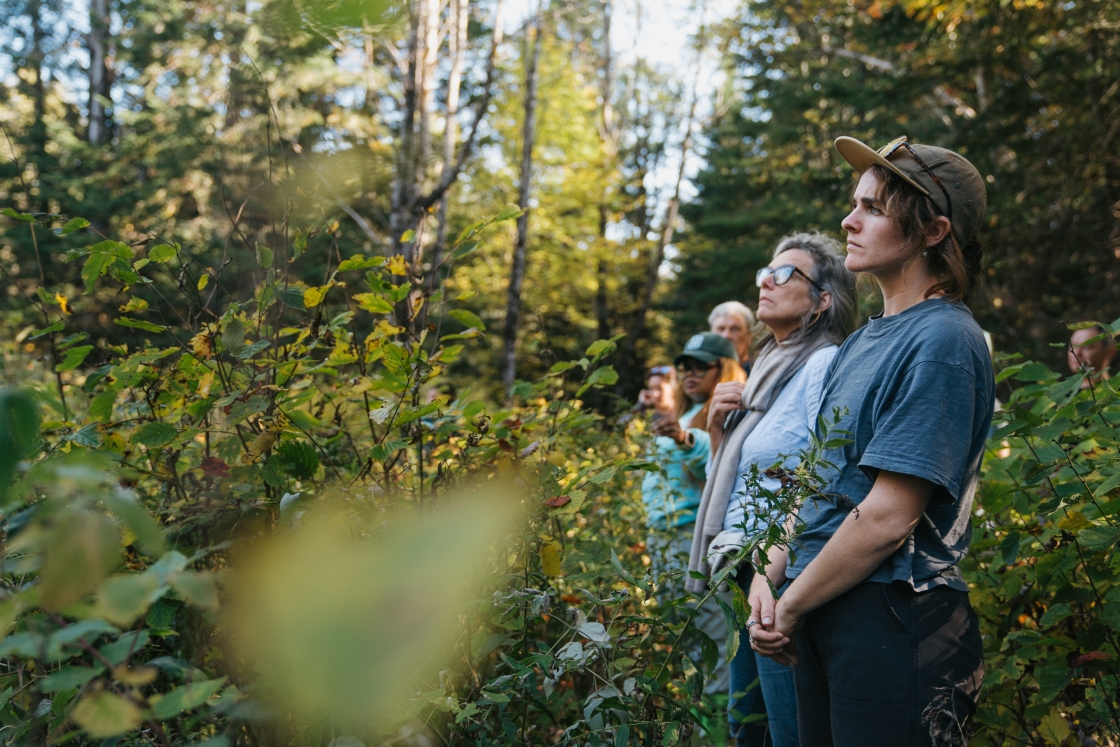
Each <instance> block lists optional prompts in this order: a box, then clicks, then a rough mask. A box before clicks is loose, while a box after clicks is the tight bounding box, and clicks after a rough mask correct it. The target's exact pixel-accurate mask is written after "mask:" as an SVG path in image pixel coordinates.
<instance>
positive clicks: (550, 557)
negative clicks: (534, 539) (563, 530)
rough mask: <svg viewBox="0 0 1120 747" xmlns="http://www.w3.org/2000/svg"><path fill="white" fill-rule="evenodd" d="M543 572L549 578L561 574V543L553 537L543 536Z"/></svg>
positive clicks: (541, 552)
mask: <svg viewBox="0 0 1120 747" xmlns="http://www.w3.org/2000/svg"><path fill="white" fill-rule="evenodd" d="M539 552H540V556H541V573H543V574H544V575H546V576H548V577H549V578H556V577H557V576H559V575H560V543H559V542H557V541H556V540H554V539H552V538H551V537H547V538H545V537H542V538H541V549H540V551H539Z"/></svg>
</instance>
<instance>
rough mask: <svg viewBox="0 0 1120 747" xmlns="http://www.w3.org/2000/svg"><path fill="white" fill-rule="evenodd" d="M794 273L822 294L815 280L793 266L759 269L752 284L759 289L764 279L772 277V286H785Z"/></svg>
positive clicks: (821, 289) (822, 290)
mask: <svg viewBox="0 0 1120 747" xmlns="http://www.w3.org/2000/svg"><path fill="white" fill-rule="evenodd" d="M794 273H796V274H798V275H800V276H801V277H803V278H805V279H806V280H808V281H809V282H810V283H812V285H813V287H814V288H816V289H817V290H819V291H820V292H821V293H824V288H823V287H821V285H820V283H818V282H817V281H816V280H813V279H812V278H811V277H809V276H808V275H806V274H805V273H803V272H802V271H801V270H800V269H799V268H797V267H795V266H793V265H782V266H781V267H763V268H760V269H759V271H758V272H757V273H756V274H755V276H754V284H755V285H757V286H758V287H759V288H761V287H762V284H763V283H765V282H766V278H768V277H773V278H774V285H785V284H786V283H788V282H789V279H790V278H791V277H793V275H794Z"/></svg>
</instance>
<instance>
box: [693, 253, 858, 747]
mask: <svg viewBox="0 0 1120 747" xmlns="http://www.w3.org/2000/svg"><path fill="white" fill-rule="evenodd" d="M755 283H756V284H757V285H758V288H759V293H758V296H759V300H758V320H759V321H760V322H761V323H762V324H763V325H765V327H764V328H763V330H762V334H761V336H760V339H759V341H758V344H757V345H756V356H755V360H754V371H753V372H752V373H751V377H750V379H749V380H748V381H747V383H746V384H742V383H738V382H729V383H725V384H720V385H718V386H717V387H716V389H715V392H714V394H713V395H712V400H711V407H710V409H709V412H708V432H709V434H710V441H711V450H712V452H713V453H714V456H713V457H712V458H711V461H710V462H709V463H708V471H707V477H708V481H707V484H706V486H705V489H704V493H703V496H702V498H701V501H700V506H699V508H698V509H697V515H696V524H695V535H694V537H693V544H692V552H691V554H690V558H689V571H695V572H697V573H699V574H701V575H703V576H708V577H710V576H711V575H712V573H713V572H714V570H715V568H718V566H719V565H720V564H721V563H722V561H723V560H724V559H725V558H726V557H727V556H728V555H731V554H734V553H736V552H738V550H740V549H741V548H742V547H744V546H745V545H747V544H748V535H754V534H755V533H757V532H759V531H765V527H766V525H767V523H768V522H771V521H784V520H785V517H782V516H775V515H772V514H774V511H773V510H770V509H768V507H767V506H766V505H765V498H764V497H763V494H758V495H752V494H750V491H751V486H750V485H748V484H747V478H746V475H748V474H749V473H750V472H751V468H752V467H756V468H757V469H758V470H759V471H762V470H765V469H766V468H768V467H770V466H771V465H773V464H775V463H777V462H779V461H781V460H782V458H783V457H788V455H796V454H798V453H799V451H800V450H801V449H804V448H806V447H808V445H809V436H810V433H811V432H812V430H813V426H814V424H815V422H816V418H817V409H818V404H819V402H820V399H821V393H822V391H823V389H824V381H825V377H826V373H827V371H828V370H829V365H830V364H831V362H832V359H833V358H834V357H835V356H836V351H837V346H838V345H839V344H840V343H842V342H843V341H844V338H846V337H847V336H848V335H849V334H851V332H852V331H853V330H854V329H855V326H856V320H857V304H856V292H855V276H854V275H852V273H851V272H849V271H848V270H847V269H846V268H845V267H844V255H843V250H842V247H841V246H840V243H839V242H838V241H836V240H835V239H831V238H829V237H827V236H824V235H823V234H819V233H796V234H792V235H790V236H786V237H785V238H783V239H782V240H781V241H779V242H778V245H777V246H776V247H775V248H774V253H773V259H772V260H771V261H770V264H769V265H768V266H766V267H763V268H761V269H759V271H758V274H757V276H756V277H755ZM786 466H787V467H788V466H791V465H790V464H789V463H787V465H786ZM762 487H763V488H765V489H766V490H770V491H778V490H780V484H779V483H778V481H777V480H775V479H773V478H769V477H765V478H763V483H762ZM740 570H741V573H740V575H739V578H738V579H737V580H738V583H739V584H740V586H741V587H742V588H743V589H746V588H749V584H750V583H751V581H752V578H753V575H754V573H753V570H752V569H751V568H750V564H749V563H743V564H742V565H741V566H740ZM686 584H687V588H688V589H689V590H690V591H693V592H698V593H699V592H701V591H703V589H704V588H705V586H706V585H707V582H706V581H703V580H700V579H699V578H696V577H694V576H693V577H690V578H689V579H688V581H687V582H686ZM748 633H749V631H745V630H743V631H740V640H742V641H743V642H744V645H743V646H741V647H740V648H739V652H738V653H737V654H736V655H735V658H734V659H733V660H732V661H731V666H730V680H731V682H730V701H729V703H728V716H729V722H730V727H731V736H732V737H733V738H734V739H735V744H736V745H738V747H762V745H763V744H764V743H766V740H767V736H769V739H770V743H771V744H773V745H774V747H796V746H797V744H798V733H797V725H798V724H797V708H796V697H795V693H794V683H793V674H792V672H791V671H790V669H789V668H787V667H784V666H782V665H780V664H778V663H776V662H775V661H774V660H773V659H769V658H765V657H762V656H758V655H756V654H755V652H754V651H752V650H751V649H750V648H749V647H748V646H747V645H745V644H746V642H747V640H748V638H749V635H748ZM756 679H758V680H759V683H760V684H759V686H758V687H751V684H752V683H753V682H754V681H755V680H756ZM760 713H765V714H766V716H767V721H766V725H765V726H763V725H762V723H761V722H759V721H758V720H755V719H753V718H751V717H752V716H754V715H755V714H760ZM767 731H769V735H767V733H766V732H767Z"/></svg>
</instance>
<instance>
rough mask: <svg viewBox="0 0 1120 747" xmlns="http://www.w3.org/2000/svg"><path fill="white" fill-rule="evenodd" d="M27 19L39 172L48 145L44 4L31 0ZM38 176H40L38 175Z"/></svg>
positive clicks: (34, 146)
mask: <svg viewBox="0 0 1120 747" xmlns="http://www.w3.org/2000/svg"><path fill="white" fill-rule="evenodd" d="M27 17H28V20H29V21H30V23H31V53H30V54H29V55H27V66H28V67H29V68H31V71H32V73H33V74H34V76H35V82H34V83H33V84H32V88H31V90H32V99H33V101H34V107H35V108H34V111H35V117H34V119H33V120H32V123H31V132H30V134H31V138H30V139H31V154H30V155H31V156H32V158H31V159H29V160H34V162H35V167H36V170H37V171H41V169H42V166H43V164H42V157H43V155H44V154H45V153H46V144H47V120H46V116H47V87H46V84H45V83H44V81H43V76H44V73H45V68H46V51H45V50H44V47H45V46H46V41H47V33H46V31H45V30H44V28H43V2H42V0H31V2H29V3H28V4H27ZM37 176H38V174H37Z"/></svg>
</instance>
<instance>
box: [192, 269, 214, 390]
mask: <svg viewBox="0 0 1120 747" xmlns="http://www.w3.org/2000/svg"><path fill="white" fill-rule="evenodd" d="M204 277H205V276H204ZM191 352H192V353H194V356H195V357H196V358H201V359H202V360H209V359H210V358H211V357H212V356H213V355H214V341H213V340H211V339H210V333H209V332H208V331H207V330H203V331H201V332H199V333H198V334H197V335H195V336H194V337H192V338H191ZM209 376H210V378H211V379H213V378H214V374H209ZM206 387H207V389H209V388H210V385H209V384H207V385H206ZM200 389H201V387H200ZM202 396H203V397H205V396H206V395H205V394H204V395H202Z"/></svg>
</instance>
